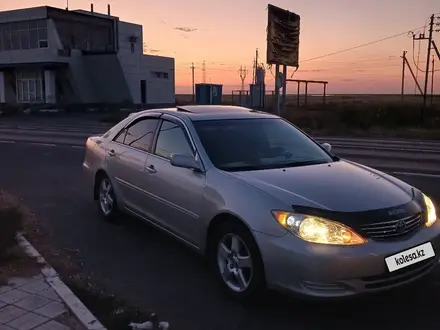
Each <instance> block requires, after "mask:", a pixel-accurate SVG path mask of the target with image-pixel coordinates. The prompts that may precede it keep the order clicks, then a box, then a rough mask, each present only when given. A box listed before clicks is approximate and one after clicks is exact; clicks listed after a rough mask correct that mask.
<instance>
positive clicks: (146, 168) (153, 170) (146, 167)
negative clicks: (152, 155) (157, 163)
mask: <svg viewBox="0 0 440 330" xmlns="http://www.w3.org/2000/svg"><path fill="white" fill-rule="evenodd" d="M145 170H146V171H147V172H148V173H156V172H157V171H156V169H155V168H154V165H148V166H145Z"/></svg>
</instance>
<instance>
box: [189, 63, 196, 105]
mask: <svg viewBox="0 0 440 330" xmlns="http://www.w3.org/2000/svg"><path fill="white" fill-rule="evenodd" d="M190 68H191V76H192V101H193V103H194V99H195V90H194V88H195V85H194V69H195V68H196V67H195V66H194V62H192V63H191V66H190Z"/></svg>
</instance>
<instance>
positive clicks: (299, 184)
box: [83, 106, 440, 298]
mask: <svg viewBox="0 0 440 330" xmlns="http://www.w3.org/2000/svg"><path fill="white" fill-rule="evenodd" d="M330 149H331V147H330V145H328V144H324V145H321V144H319V143H317V142H316V141H315V140H313V139H312V138H311V137H309V136H307V135H306V134H305V133H304V132H302V131H301V130H299V129H298V128H297V127H295V126H294V125H292V124H291V123H289V122H287V121H285V120H283V119H282V118H279V117H277V116H274V115H270V114H267V113H263V112H258V111H253V110H250V109H247V108H241V107H230V106H185V107H178V108H172V109H159V110H147V111H142V112H138V113H135V114H133V115H131V116H129V117H128V118H126V119H124V120H123V121H121V122H120V123H118V124H117V125H115V126H114V127H113V128H111V129H110V130H109V131H108V132H106V133H105V134H104V135H102V136H93V137H90V138H89V139H88V140H87V144H86V152H85V160H84V164H83V167H84V169H85V172H86V173H87V176H88V177H89V178H90V185H91V190H93V194H94V198H95V199H96V200H97V204H98V206H99V210H100V212H101V214H102V216H103V218H104V219H106V220H108V221H123V219H124V216H123V215H122V214H123V213H129V214H132V215H135V216H137V217H138V218H140V219H142V220H144V221H146V222H148V223H150V224H152V225H154V226H157V227H159V228H160V229H162V230H163V231H165V232H167V233H168V234H170V235H172V236H173V237H175V238H177V239H179V240H180V241H182V242H183V243H185V244H187V245H188V246H189V247H191V248H193V249H195V250H197V251H198V252H199V253H201V254H203V255H205V256H206V257H207V258H208V260H209V261H210V263H211V264H212V266H213V269H214V272H215V274H216V276H217V277H218V279H219V281H220V283H221V285H222V287H223V288H225V289H226V291H227V292H229V293H230V294H232V295H233V296H235V297H237V298H245V297H249V296H252V295H254V294H257V293H259V292H261V290H263V289H265V288H271V289H278V290H281V291H284V292H288V293H296V294H301V295H306V296H312V297H321V298H322V297H342V296H351V295H356V294H360V293H366V292H374V291H380V290H385V289H389V288H392V287H396V286H400V285H404V284H406V283H409V282H411V281H413V280H415V279H418V278H420V277H422V276H423V275H426V274H427V273H429V272H430V271H431V270H432V269H433V268H434V267H435V266H436V265H437V264H438V259H439V253H440V224H439V222H438V221H436V220H437V216H436V211H435V207H434V204H433V202H432V201H431V199H430V198H429V197H427V196H426V195H424V194H423V193H422V192H421V191H419V190H418V189H416V188H414V187H412V186H410V185H408V184H406V183H404V182H402V181H400V180H398V179H396V178H394V177H392V176H390V175H387V174H385V173H382V172H379V171H377V170H375V169H372V168H368V167H366V166H363V165H360V164H356V163H353V162H351V161H348V160H343V159H340V158H339V157H337V156H335V155H334V154H332V153H331V151H330ZM121 215H122V216H121Z"/></svg>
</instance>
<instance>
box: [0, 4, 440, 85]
mask: <svg viewBox="0 0 440 330" xmlns="http://www.w3.org/2000/svg"><path fill="white" fill-rule="evenodd" d="M107 3H110V5H111V7H112V14H113V15H115V16H119V17H120V19H121V20H125V21H131V22H135V23H139V24H142V25H143V27H144V30H143V31H144V42H145V43H146V44H147V48H148V52H149V53H151V54H157V55H164V56H171V57H175V59H176V93H189V92H190V90H191V88H190V85H191V69H190V66H191V62H194V64H195V66H196V82H201V80H202V71H201V67H202V62H203V60H205V61H206V80H207V82H212V83H219V84H223V85H224V90H225V91H226V92H229V91H230V90H231V89H238V88H239V87H240V84H241V81H240V77H239V74H238V69H239V68H240V65H243V66H246V67H247V69H248V71H249V74H248V78H247V79H246V83H247V84H249V83H250V82H251V79H252V77H251V76H252V61H253V57H254V55H255V49H256V48H259V50H260V55H261V59H260V61H261V62H265V52H266V24H267V11H266V8H267V2H266V1H261V0H223V1H214V0H203V1H202V0H185V1H183V0H161V1H156V0H124V1H122V0H113V1H105V0H99V1H95V2H94V8H95V11H97V12H106V10H107V9H106V8H107ZM271 3H272V4H274V5H276V6H279V7H282V8H284V9H288V10H290V11H293V12H295V13H297V14H299V15H301V36H300V68H299V70H298V71H297V72H296V73H295V76H294V77H295V78H297V79H315V80H327V81H329V86H328V91H329V93H399V92H400V81H401V68H402V60H401V58H400V56H401V54H402V51H403V50H407V51H408V55H407V56H408V59H409V60H410V62H411V65H412V67H413V70H415V71H417V70H416V68H415V66H414V63H413V42H412V39H411V38H409V37H408V36H407V35H402V36H400V37H396V38H392V39H390V40H387V41H383V42H379V43H375V44H373V45H370V46H367V47H362V48H359V49H357V50H353V51H347V52H343V53H341V54H337V55H333V56H327V57H323V58H320V59H316V60H312V61H307V60H308V59H311V58H314V57H318V56H321V55H325V54H329V53H332V52H336V51H339V50H342V49H346V48H350V47H354V46H357V45H361V44H365V43H368V42H370V41H374V40H378V39H382V38H385V37H388V36H392V35H396V34H399V33H402V32H405V31H409V30H413V29H414V31H417V32H423V26H424V25H425V24H427V23H428V19H429V16H430V15H431V14H433V13H439V12H440V1H439V0H418V1H414V0H411V1H410V0H368V1H363V0H296V1H291V0H290V1H289V0H273V1H271ZM45 4H46V5H49V6H55V7H62V8H65V6H66V2H65V1H63V0H47V1H46V2H41V1H37V0H15V1H1V3H0V10H8V9H16V8H20V7H29V6H40V5H45ZM69 8H70V9H89V8H90V1H86V0H70V1H69ZM437 16H440V13H439V14H438V15H437ZM438 22H440V20H438ZM181 27H185V28H190V30H193V31H192V32H183V31H181V30H180V29H176V28H181ZM437 28H440V26H438V27H437ZM434 40H436V42H437V45H439V47H440V33H435V37H434ZM414 53H415V56H414V57H415V62H416V63H417V54H418V43H416V44H415V51H414ZM435 64H436V68H438V69H439V71H438V72H437V73H436V76H435V82H434V86H435V91H436V93H440V61H438V59H437V60H436V63H435ZM425 65H426V41H424V42H422V47H421V51H420V58H419V67H420V69H424V67H425ZM290 72H293V70H290ZM290 75H291V73H290V74H289V76H290ZM423 75H424V74H423V73H421V72H419V73H418V78H419V81H420V83H423V79H422V76H423ZM266 78H267V79H266V82H267V85H268V86H267V89H268V90H273V77H272V75H271V73H270V70H267V74H266ZM411 79H412V78H410V76H409V73H408V77H407V84H406V85H407V92H408V93H414V83H413V81H412V80H411ZM309 90H310V92H311V93H313V92H320V88H318V89H316V88H313V87H311V88H310V89H309ZM289 91H291V92H294V91H296V86H293V85H291V86H290V88H289Z"/></svg>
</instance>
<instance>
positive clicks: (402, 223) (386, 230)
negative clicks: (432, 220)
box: [361, 213, 422, 241]
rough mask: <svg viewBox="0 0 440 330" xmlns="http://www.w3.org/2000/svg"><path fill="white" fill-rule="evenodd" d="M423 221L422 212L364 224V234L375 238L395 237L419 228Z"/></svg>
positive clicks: (386, 238)
mask: <svg viewBox="0 0 440 330" xmlns="http://www.w3.org/2000/svg"><path fill="white" fill-rule="evenodd" d="M421 223H422V214H421V213H418V214H415V215H412V216H410V217H407V218H402V219H397V220H393V221H386V222H376V223H370V224H367V225H362V226H361V229H362V231H363V232H364V234H365V235H366V236H367V237H368V238H371V239H374V240H382V241H383V240H388V239H395V238H399V237H401V236H404V235H407V234H409V233H411V232H413V231H415V230H417V229H418V228H419V227H420V225H421Z"/></svg>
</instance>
